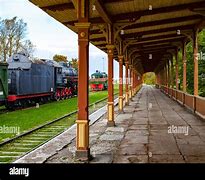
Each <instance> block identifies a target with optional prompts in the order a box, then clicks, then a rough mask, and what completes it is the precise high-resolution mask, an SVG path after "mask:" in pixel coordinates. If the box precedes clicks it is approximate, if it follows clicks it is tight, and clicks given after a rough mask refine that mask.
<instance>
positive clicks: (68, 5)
mask: <svg viewBox="0 0 205 180" xmlns="http://www.w3.org/2000/svg"><path fill="white" fill-rule="evenodd" d="M41 9H43V10H44V11H46V10H50V11H64V10H67V9H75V7H74V5H73V3H72V2H71V3H63V4H56V5H50V6H44V7H41Z"/></svg>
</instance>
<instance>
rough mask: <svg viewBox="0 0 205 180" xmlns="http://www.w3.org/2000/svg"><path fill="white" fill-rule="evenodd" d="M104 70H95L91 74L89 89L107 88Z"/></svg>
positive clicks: (100, 89) (99, 89)
mask: <svg viewBox="0 0 205 180" xmlns="http://www.w3.org/2000/svg"><path fill="white" fill-rule="evenodd" d="M107 77H108V76H107V74H106V73H105V72H100V71H98V70H96V72H95V73H93V74H91V79H90V89H91V91H102V90H107V88H108V79H107Z"/></svg>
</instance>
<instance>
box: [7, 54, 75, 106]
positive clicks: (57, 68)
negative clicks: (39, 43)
mask: <svg viewBox="0 0 205 180" xmlns="http://www.w3.org/2000/svg"><path fill="white" fill-rule="evenodd" d="M7 63H8V96H7V100H6V101H5V104H6V106H7V107H8V108H16V107H25V106H28V105H29V104H35V103H39V102H46V101H50V100H57V101H58V100H61V99H66V98H69V97H72V96H74V95H77V72H76V70H75V69H73V68H72V67H70V66H68V65H65V64H63V63H57V62H55V61H52V60H45V59H41V60H30V59H29V58H28V56H26V54H24V53H17V54H14V55H13V56H12V57H10V58H9V59H8V61H7Z"/></svg>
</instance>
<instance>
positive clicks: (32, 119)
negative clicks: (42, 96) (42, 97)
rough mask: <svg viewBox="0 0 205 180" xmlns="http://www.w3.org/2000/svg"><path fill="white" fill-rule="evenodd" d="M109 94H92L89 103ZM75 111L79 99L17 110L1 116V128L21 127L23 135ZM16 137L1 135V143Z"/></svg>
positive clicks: (116, 88)
mask: <svg viewBox="0 0 205 180" xmlns="http://www.w3.org/2000/svg"><path fill="white" fill-rule="evenodd" d="M114 87H115V88H114V93H117V92H118V86H117V85H115V86H114ZM107 93H108V92H107V91H99V92H95V93H92V92H91V93H90V94H89V103H90V104H92V103H94V102H96V101H99V100H101V99H103V98H106V97H107ZM75 110H77V97H75V98H71V99H68V100H64V101H59V102H51V103H48V104H44V105H40V107H39V108H30V109H24V110H17V111H13V112H7V113H4V114H0V127H3V126H6V127H11V126H12V127H19V128H20V134H21V133H23V132H26V131H28V130H31V129H33V128H34V127H38V126H40V125H42V124H45V123H46V122H49V121H52V120H53V119H56V118H59V117H61V116H63V115H65V114H68V113H70V112H73V111H75ZM72 123H74V122H72ZM71 125H72V124H71ZM14 136H16V134H7V133H1V134H0V142H1V141H4V140H6V139H7V138H11V137H14Z"/></svg>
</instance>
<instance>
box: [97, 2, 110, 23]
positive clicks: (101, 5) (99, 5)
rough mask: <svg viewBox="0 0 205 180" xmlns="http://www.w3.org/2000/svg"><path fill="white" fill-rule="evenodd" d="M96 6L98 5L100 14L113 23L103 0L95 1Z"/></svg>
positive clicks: (106, 20) (107, 21)
mask: <svg viewBox="0 0 205 180" xmlns="http://www.w3.org/2000/svg"><path fill="white" fill-rule="evenodd" d="M95 6H96V9H97V11H98V13H99V15H100V16H101V18H102V19H103V20H104V21H105V23H108V24H112V19H111V17H110V16H109V14H108V13H107V10H106V9H105V7H104V5H103V3H102V1H101V0H96V1H95Z"/></svg>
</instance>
